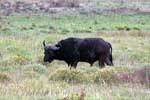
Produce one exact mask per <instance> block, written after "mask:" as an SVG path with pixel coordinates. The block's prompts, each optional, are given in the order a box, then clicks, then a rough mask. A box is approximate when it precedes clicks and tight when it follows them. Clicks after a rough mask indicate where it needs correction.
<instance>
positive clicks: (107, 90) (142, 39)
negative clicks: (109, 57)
mask: <svg viewBox="0 0 150 100" xmlns="http://www.w3.org/2000/svg"><path fill="white" fill-rule="evenodd" d="M87 1H90V2H92V1H91V0H87ZM94 2H95V3H97V5H103V4H101V3H99V0H94ZM105 6H107V5H105ZM112 6H113V4H112ZM115 6H117V5H115ZM67 37H80V38H86V37H98V38H103V39H104V40H106V41H109V42H110V43H111V44H112V47H113V60H114V66H113V67H110V66H106V68H104V69H99V67H98V63H97V62H96V63H94V65H93V66H92V67H90V65H89V64H87V63H79V64H78V67H77V69H72V70H70V69H69V67H68V66H67V64H66V63H64V62H62V61H53V62H52V63H50V64H48V63H44V62H43V45H42V42H43V40H46V43H51V44H52V43H56V42H57V41H59V40H61V39H64V38H67ZM149 67H150V14H148V13H147V14H146V13H137V14H126V15H123V14H109V15H103V14H102V15H101V14H95V13H94V14H93V13H89V12H88V9H86V10H83V9H79V11H78V12H75V13H71V12H70V13H68V12H67V13H65V11H64V13H61V14H59V13H53V14H49V13H43V12H36V13H32V14H31V13H24V12H22V13H13V14H12V15H10V16H5V15H1V16H0V99H6V100H9V99H13V100H24V99H25V100H35V99H42V100H110V99H114V100H122V99H123V100H149V99H150V74H149V73H150V68H149Z"/></svg>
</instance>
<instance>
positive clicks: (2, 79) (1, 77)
mask: <svg viewBox="0 0 150 100" xmlns="http://www.w3.org/2000/svg"><path fill="white" fill-rule="evenodd" d="M9 80H10V77H9V76H8V74H6V73H2V72H0V82H5V81H9Z"/></svg>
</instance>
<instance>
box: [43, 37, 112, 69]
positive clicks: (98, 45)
mask: <svg viewBox="0 0 150 100" xmlns="http://www.w3.org/2000/svg"><path fill="white" fill-rule="evenodd" d="M43 45H44V62H52V61H53V60H62V61H65V62H66V63H67V64H68V66H71V67H74V68H76V66H77V63H78V62H88V63H89V64H90V65H91V66H92V65H93V63H94V62H95V61H99V67H100V68H102V67H104V66H105V64H107V65H110V66H113V59H112V46H111V44H110V43H109V42H106V41H104V40H103V39H101V38H85V39H80V38H67V39H64V40H61V41H59V42H58V43H56V44H54V45H50V44H47V45H46V44H45V41H44V42H43ZM71 67H70V68H71Z"/></svg>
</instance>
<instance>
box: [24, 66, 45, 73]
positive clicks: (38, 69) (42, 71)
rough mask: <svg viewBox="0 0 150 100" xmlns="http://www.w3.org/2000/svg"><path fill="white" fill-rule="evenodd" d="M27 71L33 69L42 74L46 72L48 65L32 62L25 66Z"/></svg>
mask: <svg viewBox="0 0 150 100" xmlns="http://www.w3.org/2000/svg"><path fill="white" fill-rule="evenodd" d="M25 71H33V72H37V73H40V74H42V73H45V72H46V67H45V66H43V65H41V64H31V65H26V66H25Z"/></svg>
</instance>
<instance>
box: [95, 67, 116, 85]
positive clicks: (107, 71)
mask: <svg viewBox="0 0 150 100" xmlns="http://www.w3.org/2000/svg"><path fill="white" fill-rule="evenodd" d="M94 82H95V83H98V84H99V83H100V84H112V83H117V82H118V77H117V74H116V73H115V71H114V70H112V69H111V68H104V69H102V70H100V71H97V72H96V73H95V74H94Z"/></svg>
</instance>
